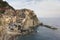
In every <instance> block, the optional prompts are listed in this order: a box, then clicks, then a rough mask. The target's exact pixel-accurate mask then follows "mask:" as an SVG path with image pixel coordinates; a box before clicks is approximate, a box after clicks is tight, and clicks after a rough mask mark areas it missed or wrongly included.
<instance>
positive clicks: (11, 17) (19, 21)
mask: <svg viewBox="0 0 60 40" xmlns="http://www.w3.org/2000/svg"><path fill="white" fill-rule="evenodd" d="M0 3H1V5H0V8H3V9H4V10H0V40H10V39H9V38H11V37H12V36H16V35H26V34H28V33H32V32H33V31H34V30H35V29H34V28H35V27H37V26H38V25H39V24H40V22H39V20H38V18H37V16H36V14H35V13H34V11H33V10H30V9H20V10H15V9H14V8H13V7H11V6H10V5H9V4H8V3H7V2H6V1H2V0H0ZM3 4H4V5H3ZM7 37H9V38H7ZM12 39H13V38H12ZM12 39H11V40H12Z"/></svg>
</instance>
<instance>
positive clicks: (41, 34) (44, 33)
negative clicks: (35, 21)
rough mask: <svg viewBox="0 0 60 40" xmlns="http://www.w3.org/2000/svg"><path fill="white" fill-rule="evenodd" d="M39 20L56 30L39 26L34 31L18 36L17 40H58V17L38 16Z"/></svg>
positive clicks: (59, 23) (59, 27)
mask: <svg viewBox="0 0 60 40" xmlns="http://www.w3.org/2000/svg"><path fill="white" fill-rule="evenodd" d="M39 21H40V22H42V23H44V24H46V25H50V26H52V27H56V28H57V30H52V29H49V28H46V27H44V26H39V27H38V28H37V29H36V31H37V32H36V33H33V34H29V35H25V36H19V37H18V39H17V40H60V18H39Z"/></svg>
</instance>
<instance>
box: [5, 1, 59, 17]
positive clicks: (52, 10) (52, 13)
mask: <svg viewBox="0 0 60 40" xmlns="http://www.w3.org/2000/svg"><path fill="white" fill-rule="evenodd" d="M6 1H7V2H8V3H9V4H10V5H11V6H13V7H14V8H15V9H22V8H27V9H31V10H34V12H35V13H36V15H37V16H38V17H45V18H49V17H55V18H56V17H60V0H6Z"/></svg>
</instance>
